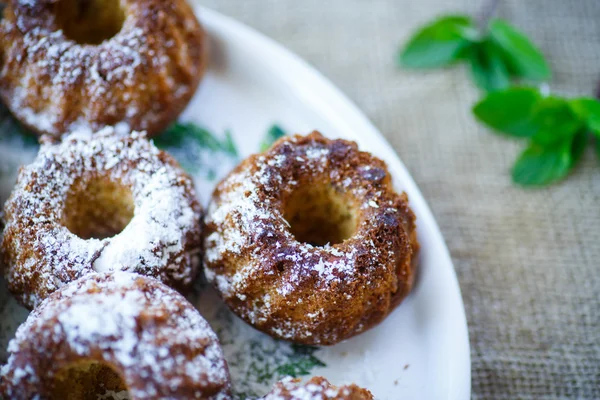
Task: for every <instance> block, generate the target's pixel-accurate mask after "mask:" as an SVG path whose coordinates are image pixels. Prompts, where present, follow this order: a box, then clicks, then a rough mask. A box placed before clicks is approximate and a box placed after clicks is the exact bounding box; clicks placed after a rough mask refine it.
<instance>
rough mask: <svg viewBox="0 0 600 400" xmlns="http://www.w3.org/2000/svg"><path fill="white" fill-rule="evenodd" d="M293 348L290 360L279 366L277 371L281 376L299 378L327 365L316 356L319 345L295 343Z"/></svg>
mask: <svg viewBox="0 0 600 400" xmlns="http://www.w3.org/2000/svg"><path fill="white" fill-rule="evenodd" d="M292 350H293V354H292V355H291V356H290V360H289V362H287V363H285V364H282V365H279V366H278V367H277V369H276V371H277V373H278V374H279V376H291V377H293V378H298V377H299V376H303V375H309V374H310V373H311V371H312V369H313V368H316V367H326V366H327V365H326V364H325V363H324V362H323V361H321V360H319V359H318V358H317V357H315V356H314V353H315V352H316V351H317V350H318V348H317V347H313V346H302V345H296V344H293V345H292Z"/></svg>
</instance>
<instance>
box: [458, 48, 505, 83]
mask: <svg viewBox="0 0 600 400" xmlns="http://www.w3.org/2000/svg"><path fill="white" fill-rule="evenodd" d="M468 57H469V61H470V62H471V73H472V75H473V80H474V81H475V83H476V84H477V86H479V87H480V88H481V89H483V90H485V91H488V92H492V91H496V90H502V89H506V88H507V87H508V86H509V85H510V74H509V72H508V70H507V69H506V66H505V65H504V59H503V58H502V54H501V52H500V50H499V49H498V48H497V47H496V46H495V45H494V44H493V43H491V42H482V43H477V44H474V45H473V48H472V51H470V52H469V56H468Z"/></svg>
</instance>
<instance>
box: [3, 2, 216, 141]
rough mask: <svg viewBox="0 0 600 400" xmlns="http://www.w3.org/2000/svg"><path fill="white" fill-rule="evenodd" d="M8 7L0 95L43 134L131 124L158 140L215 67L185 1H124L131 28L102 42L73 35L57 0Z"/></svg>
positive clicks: (191, 11) (131, 126)
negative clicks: (62, 25)
mask: <svg viewBox="0 0 600 400" xmlns="http://www.w3.org/2000/svg"><path fill="white" fill-rule="evenodd" d="M6 3H7V6H6V8H5V11H4V19H3V20H2V21H1V22H0V98H1V99H2V100H3V101H4V102H5V103H6V104H7V106H8V108H9V109H10V111H11V112H12V113H13V114H14V115H15V117H17V118H18V119H19V120H20V121H21V122H22V123H23V124H24V125H26V126H27V127H29V128H30V129H32V130H34V131H35V132H37V133H38V134H50V135H52V136H54V137H58V136H60V135H62V134H64V133H66V132H69V131H71V130H73V129H75V128H77V127H82V126H88V127H90V128H91V129H93V130H97V129H99V128H101V127H104V126H109V125H114V124H116V123H118V122H126V123H127V124H128V125H129V127H130V128H131V129H132V130H145V131H147V132H148V135H149V136H153V135H155V134H157V133H159V132H160V131H161V130H163V129H164V128H165V127H166V126H167V125H168V124H169V123H171V122H172V121H173V120H175V119H176V117H177V116H178V115H179V113H180V112H181V111H182V110H183V109H184V108H185V106H186V105H187V103H188V102H189V100H190V99H191V97H192V96H193V94H194V92H195V91H196V88H197V86H198V83H199V82H200V79H201V77H202V74H203V71H204V69H205V66H206V63H207V56H208V53H207V42H206V40H205V39H206V38H205V34H204V32H203V31H202V28H201V26H200V24H199V22H198V21H197V19H196V18H195V16H194V12H193V10H192V9H191V7H190V6H189V5H188V4H187V2H186V1H185V0H170V1H164V0H120V3H121V5H122V7H123V9H124V14H125V20H124V23H123V27H122V28H121V30H120V31H119V32H118V33H117V34H116V35H115V36H113V37H112V38H110V39H108V40H105V41H104V42H102V43H100V44H97V45H91V44H78V43H76V42H75V41H73V40H70V39H69V38H67V37H66V36H65V33H64V32H63V30H60V29H59V26H58V25H59V24H58V21H57V17H56V15H55V12H54V7H56V4H57V1H56V0H33V1H32V0H9V1H7V2H6Z"/></svg>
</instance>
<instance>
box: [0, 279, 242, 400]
mask: <svg viewBox="0 0 600 400" xmlns="http://www.w3.org/2000/svg"><path fill="white" fill-rule="evenodd" d="M82 365H86V366H89V365H91V366H94V367H96V368H97V367H98V366H103V367H105V368H106V370H109V371H111V372H112V373H110V372H109V373H107V372H108V371H106V370H105V371H102V372H103V375H104V376H105V378H104V379H103V378H102V377H99V378H98V379H99V380H100V382H94V381H95V380H96V379H93V377H90V376H89V374H85V373H84V376H87V379H86V378H82V375H81V374H80V375H75V374H74V373H73V372H71V374H70V375H67V374H65V371H66V370H69V369H70V370H71V371H73V367H76V366H82ZM84 371H85V370H84ZM88 371H89V369H88ZM106 375H109V377H108V378H110V379H106ZM64 377H71V380H70V381H67V382H66V383H63V382H61V380H62V379H61V378H63V379H64ZM74 377H78V379H74ZM94 383H96V384H94ZM98 390H111V391H116V392H121V391H123V390H127V391H128V393H129V397H128V398H131V399H133V400H137V399H140V400H141V399H144V400H147V399H167V398H169V399H202V400H228V399H231V395H230V378H229V371H228V368H227V363H226V361H225V359H224V358H223V353H222V350H221V347H220V345H219V342H218V339H217V336H216V335H215V333H214V332H213V331H212V330H211V328H210V326H209V325H208V323H207V322H206V321H205V320H204V319H203V318H202V317H201V316H200V314H199V313H198V311H197V310H196V309H195V308H194V307H193V306H192V305H191V304H190V303H188V302H187V301H186V300H185V298H184V297H183V296H181V295H180V294H178V293H177V292H175V291H174V290H172V289H170V288H168V287H167V286H165V285H163V284H161V283H160V282H158V281H156V280H154V279H151V278H147V277H142V276H140V275H137V274H132V273H126V272H115V273H110V274H96V275H91V276H87V277H85V278H82V279H80V280H78V281H76V282H72V283H70V284H69V285H67V286H65V287H63V288H62V289H61V290H59V291H57V292H55V293H53V294H52V295H51V296H50V297H49V298H47V299H46V300H45V301H44V302H42V304H41V305H40V307H39V308H37V309H36V310H35V311H33V312H32V313H31V314H30V316H29V317H28V318H27V321H26V322H25V323H24V324H23V325H21V327H20V328H19V329H18V330H17V333H16V336H15V338H14V339H13V340H12V341H11V343H10V345H9V359H8V364H7V365H5V366H4V367H2V369H1V370H0V397H2V395H3V396H4V398H6V399H15V400H16V399H33V398H42V399H48V398H53V399H57V398H65V399H66V398H99V397H97V395H98V394H99V395H103V394H104V393H94V392H95V391H98ZM65 391H68V392H67V393H68V396H69V397H67V396H64V392H65ZM83 393H85V394H86V395H87V396H85V397H84V396H82V395H81V394H83ZM61 394H62V396H61Z"/></svg>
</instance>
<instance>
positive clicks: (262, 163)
mask: <svg viewBox="0 0 600 400" xmlns="http://www.w3.org/2000/svg"><path fill="white" fill-rule="evenodd" d="M300 142H301V144H300ZM353 146H354V147H353ZM334 153H335V154H334ZM348 154H354V157H355V159H354V161H352V162H354V164H353V165H350V164H348V162H350V161H346V158H347V157H349V156H348ZM361 157H362V158H361ZM299 159H301V160H302V161H299ZM348 160H349V158H348ZM357 160H360V161H359V165H356V162H357ZM364 164H367V165H364ZM371 164H372V165H371ZM384 168H385V166H384V165H383V164H382V163H381V162H380V161H378V160H375V159H374V158H372V157H371V156H367V155H366V153H358V151H357V150H356V147H355V145H353V144H349V142H344V141H329V142H328V141H326V140H325V139H324V138H323V137H322V136H321V135H319V134H315V133H313V134H312V135H310V136H308V137H306V138H302V137H300V136H295V137H292V138H288V139H285V140H283V141H280V142H279V144H278V145H277V146H276V147H275V148H274V149H272V150H270V151H269V152H267V153H265V154H263V155H257V156H255V157H252V158H250V159H248V160H246V162H244V163H242V164H241V165H240V167H238V168H237V169H236V170H234V172H233V173H231V174H230V175H229V176H228V177H227V178H226V179H225V180H224V181H223V182H221V184H219V186H218V187H217V190H216V192H215V195H214V196H213V201H212V202H211V204H210V205H209V209H208V212H207V219H206V226H207V229H208V235H207V238H206V240H205V251H206V253H205V273H206V277H207V278H208V280H209V281H210V282H212V283H213V285H214V286H215V287H216V288H217V289H218V290H219V292H220V293H221V295H222V296H223V298H224V299H225V301H226V302H227V303H228V304H229V305H230V307H232V308H233V309H234V311H235V312H236V313H238V315H240V316H241V317H242V318H243V319H245V320H246V321H248V322H249V323H251V324H252V325H254V326H255V327H258V328H259V329H261V330H265V331H267V332H268V333H269V334H271V335H274V336H275V337H279V338H283V339H288V340H293V341H299V342H303V343H310V344H323V343H332V342H337V341H339V340H340V338H342V337H343V336H344V335H347V334H348V332H344V333H341V332H340V331H337V328H338V327H336V326H334V327H333V329H332V327H331V325H332V323H331V322H330V321H331V318H332V317H333V316H332V315H331V314H330V310H331V309H333V308H335V309H338V310H340V309H343V308H344V304H346V305H347V306H346V307H351V306H352V304H355V303H356V302H363V303H364V304H363V305H362V306H363V307H364V308H365V310H366V309H368V307H371V306H372V305H373V304H375V303H376V302H380V303H381V302H382V301H383V300H381V299H380V298H377V297H376V296H378V295H377V294H376V293H377V292H379V293H382V294H381V296H388V297H389V296H390V295H391V294H393V293H394V292H396V290H397V289H398V286H397V282H398V278H397V270H396V267H397V265H398V263H399V262H400V260H401V259H399V257H407V259H408V260H409V259H410V254H411V253H412V250H411V248H410V245H409V244H408V240H407V236H406V233H402V230H401V229H402V228H400V225H401V224H402V223H404V220H405V218H406V220H409V219H410V217H408V216H407V215H410V214H403V213H404V212H407V213H410V211H406V210H402V211H400V210H398V206H399V205H402V204H403V203H402V202H403V200H401V198H400V196H399V195H397V194H396V193H395V192H393V191H389V190H386V189H385V186H382V185H380V184H379V182H381V181H382V180H383V179H384V178H385V177H386V176H387V172H386V171H385V169H384ZM307 176H321V177H327V178H326V179H327V180H328V181H330V182H331V184H332V185H338V187H340V188H343V191H344V193H345V195H346V196H348V197H349V198H351V199H355V200H356V202H357V204H358V207H359V209H360V210H361V212H362V213H363V214H364V215H363V217H362V218H360V221H359V226H358V229H357V231H356V233H355V234H354V236H353V237H352V238H351V240H349V241H346V242H344V243H341V244H335V245H325V246H321V247H318V246H313V245H311V244H309V243H304V242H299V241H297V240H296V239H295V238H294V236H293V234H292V233H291V231H290V229H289V224H288V223H287V221H286V220H285V218H284V216H283V214H282V208H283V207H282V203H281V197H282V193H288V192H290V191H292V190H294V188H295V187H297V186H298V185H301V184H309V183H308V181H306V180H305V177H307ZM348 179H349V180H350V182H348ZM300 180H303V182H304V183H302V182H300ZM399 248H400V249H402V251H403V252H404V256H402V255H400V254H401V252H400V251H399V250H398V249H399ZM408 268H410V267H408ZM406 280H407V282H406V284H407V285H408V286H410V285H411V282H412V280H411V278H410V276H408V277H407V279H406ZM261 288H262V289H261ZM350 293H352V294H353V295H352V296H351V295H350ZM319 296H325V297H326V298H327V299H328V300H327V301H319V298H320V297H319ZM356 296H359V297H356ZM353 297H355V298H353ZM353 302H354V303H353ZM288 308H293V309H295V310H296V311H297V310H298V309H302V310H303V312H301V313H297V314H301V318H299V319H298V318H293V317H288V316H286V314H288V313H287V312H286V311H285V310H286V309H288ZM365 312H366V311H365ZM367 315H368V314H367ZM338 317H340V318H342V317H343V316H342V315H341V314H340V315H339V316H338ZM361 318H363V317H360V316H359V317H357V321H356V325H354V326H352V325H350V326H352V328H350V330H355V331H358V332H360V331H361V330H363V329H365V327H366V325H365V324H364V320H362V321H360V319H361ZM342 323H343V324H345V325H349V324H350V323H351V322H350V321H349V320H344V321H340V324H342ZM327 325H329V326H330V327H329V328H324V327H325V326H327Z"/></svg>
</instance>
